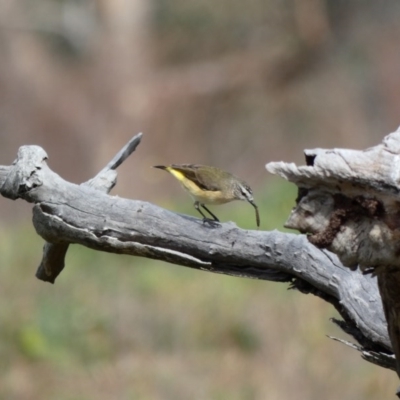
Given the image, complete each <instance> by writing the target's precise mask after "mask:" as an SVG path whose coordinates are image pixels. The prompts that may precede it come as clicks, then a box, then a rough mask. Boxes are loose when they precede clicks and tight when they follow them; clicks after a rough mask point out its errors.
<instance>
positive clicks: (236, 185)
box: [154, 164, 260, 227]
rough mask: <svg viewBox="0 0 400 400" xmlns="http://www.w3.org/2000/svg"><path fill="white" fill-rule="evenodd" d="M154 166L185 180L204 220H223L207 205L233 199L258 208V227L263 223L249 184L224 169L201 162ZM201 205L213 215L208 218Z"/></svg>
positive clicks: (209, 221) (181, 180) (180, 179)
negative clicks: (201, 163) (244, 201)
mask: <svg viewBox="0 0 400 400" xmlns="http://www.w3.org/2000/svg"><path fill="white" fill-rule="evenodd" d="M154 168H159V169H163V170H165V171H168V172H169V173H170V174H171V175H173V176H174V177H175V178H176V179H178V181H179V182H180V183H181V185H182V186H183V188H184V189H186V190H187V191H188V192H189V194H190V195H191V196H192V197H193V199H194V207H195V208H196V210H197V211H198V212H199V213H200V214H201V215H202V216H203V222H208V223H213V222H219V219H218V218H217V217H216V216H215V215H214V214H213V213H212V212H211V211H210V210H209V209H208V208H207V207H206V206H205V204H224V203H229V202H230V201H233V200H246V201H248V202H249V203H250V204H251V205H252V206H253V207H254V208H255V210H256V223H257V227H259V226H260V215H259V213H258V207H257V205H256V204H255V203H254V199H253V192H252V190H251V189H250V187H249V185H248V184H247V183H246V182H244V181H242V180H241V179H239V178H237V177H236V176H234V175H232V174H230V173H229V172H226V171H223V170H222V169H219V168H215V167H209V166H206V165H198V164H171V165H168V166H164V165H155V166H154ZM200 206H201V207H202V208H203V209H204V210H206V211H207V212H208V214H210V215H211V217H212V218H213V219H210V218H208V217H206V215H205V214H204V213H203V212H202V211H201V208H200Z"/></svg>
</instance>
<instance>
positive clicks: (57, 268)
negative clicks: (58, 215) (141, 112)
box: [36, 133, 142, 283]
mask: <svg viewBox="0 0 400 400" xmlns="http://www.w3.org/2000/svg"><path fill="white" fill-rule="evenodd" d="M141 139H142V134H141V133H139V134H137V135H136V136H134V137H133V138H132V139H131V140H130V141H129V142H128V143H127V144H126V145H125V146H124V147H123V148H122V149H121V150H120V151H119V152H118V153H117V154H116V155H115V157H114V158H113V159H112V160H111V161H110V162H109V163H108V164H107V165H106V166H105V167H104V168H103V169H102V170H101V171H100V172H99V173H98V174H97V175H96V176H95V177H94V178H93V179H90V180H89V181H87V182H84V183H82V185H83V186H87V187H92V188H93V189H96V190H100V191H102V192H104V193H109V192H110V190H111V189H112V188H113V187H114V186H115V184H116V182H117V172H116V171H115V170H116V168H118V166H120V165H121V164H122V163H123V162H124V161H125V160H126V159H127V158H128V157H129V156H130V155H131V154H132V153H133V152H134V151H135V150H136V147H137V146H138V145H139V143H140V141H141ZM68 247H69V244H68V243H49V242H46V243H45V245H44V247H43V258H42V261H41V263H40V265H39V267H38V269H37V271H36V277H37V278H38V279H40V280H43V281H45V282H50V283H54V282H55V280H56V278H57V276H58V275H59V274H60V273H61V271H62V270H63V269H64V266H65V255H66V254H67V251H68Z"/></svg>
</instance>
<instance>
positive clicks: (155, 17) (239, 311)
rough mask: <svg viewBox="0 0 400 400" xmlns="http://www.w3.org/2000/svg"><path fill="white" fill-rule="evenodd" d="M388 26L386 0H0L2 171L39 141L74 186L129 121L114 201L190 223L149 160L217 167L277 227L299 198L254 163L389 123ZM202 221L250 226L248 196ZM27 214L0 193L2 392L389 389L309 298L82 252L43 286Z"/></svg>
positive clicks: (14, 395)
mask: <svg viewBox="0 0 400 400" xmlns="http://www.w3.org/2000/svg"><path fill="white" fill-rule="evenodd" d="M399 18H400V3H399V2H397V1H395V0H387V1H385V2H376V1H372V0H364V1H355V0H354V1H344V0H263V1H262V0H248V1H246V2H244V1H237V0H230V1H226V0H220V1H218V2H216V1H215V0H198V1H187V0H13V1H9V0H0V163H1V164H2V165H8V164H10V163H11V162H12V161H13V160H14V159H15V157H16V153H17V149H18V147H19V146H21V145H25V144H38V145H41V146H43V147H44V149H45V150H46V151H47V153H48V155H49V165H50V167H51V168H52V169H53V170H54V171H56V172H57V173H59V174H60V175H61V176H62V177H64V178H65V179H67V180H70V181H73V182H76V183H80V182H83V181H86V180H88V179H89V178H91V177H93V176H94V175H95V174H96V173H97V172H98V171H99V170H100V169H101V168H103V167H104V166H105V164H106V163H107V162H108V161H109V160H110V159H111V158H112V157H113V156H114V154H115V153H116V152H117V151H118V150H119V149H120V148H121V147H122V146H123V145H124V144H125V143H126V142H127V141H128V140H129V139H130V138H131V137H132V136H133V135H134V134H136V133H137V132H140V131H142V132H144V137H143V140H142V143H141V144H140V146H139V147H138V149H137V151H136V152H135V153H134V154H133V156H132V157H130V158H129V159H128V160H127V161H126V162H125V163H124V164H123V165H122V166H121V167H120V168H119V181H118V185H117V186H116V188H115V189H114V190H113V192H112V193H113V194H118V195H119V196H124V197H129V198H134V199H140V200H146V201H150V202H152V203H155V204H158V205H160V206H162V207H165V208H168V209H171V210H174V211H178V212H185V213H189V214H192V215H196V216H197V214H196V211H195V210H194V209H193V206H192V202H191V200H190V198H189V197H187V195H186V194H185V193H184V192H183V191H182V190H181V188H180V187H179V185H178V184H177V183H175V182H173V181H172V179H173V178H172V177H170V176H168V175H167V174H165V173H163V172H161V171H159V170H154V169H151V168H150V167H151V166H152V165H155V164H167V163H185V162H189V163H202V164H210V165H215V166H218V167H221V168H224V169H226V170H228V171H231V172H232V173H234V174H236V175H238V176H240V177H242V178H243V179H245V180H246V181H248V183H249V184H250V185H251V186H252V187H253V189H254V192H255V198H256V200H257V202H258V203H259V205H260V210H261V224H262V229H265V230H266V229H279V230H283V224H284V222H285V219H286V217H287V215H288V213H289V212H290V209H291V207H292V206H293V204H294V198H295V196H296V191H295V188H294V187H292V186H291V185H290V184H288V183H285V182H281V181H280V180H278V179H276V178H273V177H271V176H269V175H267V173H266V171H265V168H264V165H265V163H266V162H268V161H272V160H274V161H277V160H285V161H294V162H297V163H302V162H303V149H304V148H315V147H325V148H331V147H350V148H356V149H363V148H366V147H369V146H372V145H375V144H377V143H379V142H380V141H381V140H382V138H383V137H384V135H386V134H388V133H390V132H392V131H394V130H395V129H396V128H397V126H398V125H400V113H399V109H400V73H399V71H400V51H399V47H398V46H399V37H400V26H399V24H398V21H399ZM213 211H214V209H213ZM216 213H217V215H218V216H219V217H220V219H221V220H232V219H234V220H235V222H236V223H237V224H238V225H239V226H241V227H243V228H249V229H253V228H254V227H255V220H254V210H253V209H252V207H250V206H249V205H248V204H247V205H246V204H244V203H237V204H229V205H226V206H224V207H222V208H220V209H217V210H216ZM30 219H31V206H30V205H28V204H26V203H24V202H22V201H17V202H11V201H9V200H6V199H0V226H1V228H0V239H1V240H0V264H1V266H0V301H1V304H2V307H0V324H1V329H0V400H2V399H7V400H10V399H12V400H13V399H15V400H20V399H21V400H25V399H27V400H28V399H29V400H32V399H33V400H36V399H41V400H43V399H60V400H89V399H90V400H91V399H100V400H102V399H122V400H124V399H135V400H136V399H168V400H169V399H174V400H180V399H182V400H185V399H204V400H208V399H216V400H219V399H233V400H236V399H237V400H242V399H245V400H253V399H254V400H263V399H287V398H296V399H311V400H312V399H321V398H324V399H327V400H329V399H338V398H341V399H356V398H363V399H377V398H386V397H387V396H393V393H394V391H395V388H396V386H397V378H396V376H395V374H394V372H391V371H387V370H383V369H381V368H378V367H375V366H373V365H370V364H368V363H367V362H365V361H362V360H361V358H360V357H359V355H358V354H357V353H356V352H354V351H351V350H348V349H347V348H345V347H344V346H343V345H341V344H338V343H335V342H333V341H331V340H330V339H328V338H327V337H326V335H327V334H330V335H336V336H340V337H345V335H344V334H343V333H342V332H341V331H339V330H338V329H337V328H335V326H334V325H333V324H332V323H331V322H330V321H329V318H330V317H335V316H336V317H337V314H336V312H335V311H334V310H333V309H332V307H330V306H329V305H327V304H324V303H323V302H322V301H321V300H319V299H316V298H313V297H311V296H304V295H302V294H299V293H296V292H294V291H288V290H287V285H284V284H272V283H268V282H261V281H255V280H246V279H238V278H232V277H227V276H221V275H214V274H209V273H204V272H198V271H192V270H189V269H185V268H182V267H176V266H172V265H168V264H163V263H161V262H151V261H149V260H145V259H139V258H133V257H124V256H117V255H110V254H102V253H96V252H94V251H91V250H88V249H84V248H81V247H79V246H72V247H71V248H70V250H69V252H68V257H67V268H66V270H65V271H64V272H63V273H62V275H61V276H60V277H59V280H58V281H57V283H56V285H55V286H51V285H49V284H45V283H43V282H39V281H37V280H36V279H35V277H34V273H35V270H36V267H37V265H38V264H39V262H40V259H41V246H42V244H43V241H42V239H41V238H39V237H38V236H37V235H36V234H35V232H34V229H33V227H32V225H31V222H30Z"/></svg>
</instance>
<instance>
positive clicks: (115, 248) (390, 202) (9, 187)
mask: <svg viewBox="0 0 400 400" xmlns="http://www.w3.org/2000/svg"><path fill="white" fill-rule="evenodd" d="M392 135H400V133H399V134H397V133H396V134H392ZM392 135H391V136H392ZM391 136H389V137H388V139H386V141H385V142H384V144H383V145H381V147H379V146H378V147H379V149H378V150H377V149H375V150H369V152H370V153H368V155H367V156H365V155H364V156H362V157H359V156H358V153H360V154H362V152H351V151H349V150H343V151H339V150H334V151H323V150H316V151H313V152H312V151H308V152H306V158H307V160H308V166H305V167H296V166H295V165H293V164H284V163H272V164H269V166H268V169H269V170H271V171H272V172H274V173H278V174H280V175H282V176H284V177H285V178H287V179H289V180H291V181H293V182H295V183H296V184H297V185H298V186H299V193H300V195H299V199H298V204H297V207H296V208H295V209H294V211H293V212H292V215H291V216H290V219H289V222H288V226H291V227H293V228H296V229H299V230H300V231H302V232H307V233H311V236H306V235H294V234H286V233H281V232H278V231H272V232H262V231H253V230H243V229H240V228H238V227H237V226H236V225H235V224H234V223H232V222H229V223H223V224H219V225H209V224H203V222H202V220H200V219H197V218H194V217H190V216H187V215H181V214H176V213H173V212H170V211H167V210H164V209H162V208H160V207H157V206H155V205H153V204H150V203H147V202H143V201H136V200H129V199H124V198H119V197H114V196H110V195H108V192H109V191H110V190H111V188H112V187H113V186H114V184H115V182H116V171H115V169H116V168H117V167H118V165H120V164H121V163H122V162H123V161H124V160H125V159H126V158H127V157H128V156H129V155H130V154H131V153H132V151H133V150H134V149H135V148H136V146H137V145H138V144H139V142H140V139H141V135H137V136H136V137H134V138H133V139H132V140H131V141H130V142H129V143H128V144H127V145H126V146H125V147H124V148H123V149H122V150H121V151H120V152H119V153H118V154H117V155H116V156H115V157H114V159H113V160H112V161H111V162H110V163H109V164H108V165H107V166H106V167H105V168H104V169H103V170H102V171H101V172H100V173H99V174H98V175H97V176H96V177H95V178H93V179H92V180H91V181H89V182H86V183H84V184H82V185H75V184H72V183H70V182H67V181H65V180H63V179H62V178H61V177H60V176H58V175H57V174H56V173H55V172H53V171H52V170H51V169H50V168H49V167H48V165H47V162H46V160H47V154H46V152H45V151H44V150H43V149H42V148H40V147H38V146H23V147H21V148H20V149H19V151H18V156H17V159H16V161H15V162H14V163H13V165H11V166H0V193H1V194H2V195H3V196H5V197H8V198H10V199H13V200H15V199H17V198H21V199H23V200H25V201H28V202H30V203H33V204H34V207H33V224H34V226H35V229H36V231H37V233H38V234H39V235H40V236H42V237H43V238H44V239H45V240H46V244H45V246H44V252H43V259H42V262H41V264H40V266H39V268H38V271H37V275H36V276H37V277H38V278H39V279H41V280H44V281H48V282H52V283H54V281H55V279H56V278H57V276H58V275H59V274H60V272H61V271H62V269H63V268H64V260H65V255H66V252H67V251H68V248H69V245H70V244H74V243H78V244H81V245H84V246H87V247H90V248H92V249H95V250H99V251H107V252H112V253H117V254H130V255H132V256H141V257H148V258H153V259H158V260H163V261H167V262H170V263H173V264H178V265H182V266H185V267H191V268H196V269H200V270H204V271H210V272H217V273H223V274H229V275H235V276H239V277H249V278H255V279H265V280H270V281H276V282H289V283H290V286H291V287H292V288H294V289H297V290H299V291H301V292H302V293H312V294H314V295H316V296H319V297H320V298H322V299H324V300H325V301H328V302H329V303H331V304H332V305H333V306H334V307H335V308H336V309H337V310H338V311H339V313H340V315H341V316H342V317H343V320H340V321H335V322H336V323H337V324H338V325H339V326H340V327H341V328H342V329H343V330H345V331H346V332H347V333H349V334H350V335H352V336H353V337H354V338H355V339H356V340H357V341H358V343H359V344H358V345H355V344H349V345H351V346H352V347H354V348H356V349H357V350H359V351H360V352H361V355H362V357H363V358H365V359H366V360H368V361H370V362H373V363H375V364H377V365H380V366H383V367H386V368H391V369H395V368H396V364H395V358H394V356H393V349H394V351H395V352H396V351H397V347H396V346H397V345H393V346H392V344H391V341H390V339H389V335H388V331H387V325H386V321H385V315H384V311H383V308H382V302H381V297H380V294H379V290H378V284H377V278H376V277H375V276H372V275H371V274H369V275H364V274H363V273H362V272H361V271H360V270H356V271H351V270H350V269H349V268H346V267H345V266H344V265H348V266H351V267H352V268H353V269H354V267H356V266H357V265H358V263H361V264H362V265H363V267H362V268H361V269H362V270H365V268H375V270H374V271H375V272H376V273H377V275H378V279H379V283H380V287H381V291H384V292H385V293H388V295H390V296H392V294H389V292H390V293H391V292H392V291H394V292H395V285H394V283H393V284H392V285H390V283H388V282H386V281H387V279H382V277H383V276H386V275H387V274H389V273H391V272H390V271H392V270H391V269H390V268H386V267H385V266H384V265H382V269H380V267H379V265H380V264H377V263H376V261H378V260H383V257H384V255H383V254H382V253H385V252H386V253H387V254H388V255H389V256H388V257H389V258H388V259H390V260H392V261H393V260H394V259H395V258H396V249H397V246H398V245H397V244H396V243H395V240H394V239H395V237H396V234H397V233H396V219H395V216H396V204H397V203H396V193H397V192H396V190H397V189H396V188H397V186H396V185H397V181H396V179H394V178H393V174H394V173H395V172H393V170H392V169H391V167H393V166H394V160H393V158H391V159H390V160H387V159H386V158H385V157H386V156H387V157H394V156H395V154H397V153H395V152H393V151H389V150H387V146H386V144H387V143H392V142H395V143H397V142H396V141H395V140H394V138H393V137H391ZM399 142H400V140H399ZM385 146H386V147H385ZM397 149H400V143H399V144H398V147H397ZM335 154H336V155H335ZM382 154H383V155H384V156H382ZM333 155H335V157H337V159H338V162H337V165H336V168H335V169H332V167H333V166H334V162H333V161H332V160H333ZM344 155H345V156H346V157H344ZM379 155H381V157H383V158H384V160H382V162H383V164H382V165H381V164H380V159H379ZM325 156H327V157H328V158H329V160H328V161H325ZM372 156H374V157H375V159H374V160H375V163H371V160H372V159H373V157H372ZM397 157H398V156H397ZM379 168H380V171H381V173H379V174H377V173H376V169H379ZM343 171H344V172H343ZM357 171H358V172H359V173H358V174H357ZM390 171H392V175H391V174H390ZM396 171H397V170H396ZM364 172H365V173H364ZM370 173H373V174H372V176H371V179H369V174H370ZM335 174H336V175H335ZM346 174H347V175H346ZM374 174H375V175H374ZM386 175H387V176H391V177H392V178H393V180H392V181H390V183H389V182H385V180H384V179H383V178H384V177H385V176H386ZM350 178H351V179H350ZM390 213H391V214H390ZM388 221H391V223H389V222H388ZM365 229H370V230H369V232H365ZM371 232H372V234H371ZM387 238H390V239H391V240H392V242H388V239H387ZM356 240H359V242H357V243H354V241H356ZM364 240H369V242H368V243H367V244H365V245H364V242H363V241H364ZM310 242H311V243H310ZM364 248H365V251H364V253H365V254H364V253H363V252H362V250H363V249H364ZM333 252H336V253H337V254H338V255H339V258H338V257H337V256H336V255H335V254H334V253H333ZM371 259H373V260H374V261H373V262H371ZM385 259H387V258H385ZM360 260H362V262H361V261H360ZM342 263H343V264H342ZM385 265H391V266H392V268H394V269H393V274H394V275H396V273H397V272H396V266H397V264H396V263H395V262H394V261H393V262H391V264H385ZM380 270H382V271H384V272H382V273H381V274H380V273H379V271H380ZM384 282H386V285H383V284H384ZM382 285H383V286H382ZM383 298H384V299H385V296H383ZM387 307H388V305H387V304H386V305H385V311H386V315H389V316H390V315H391V314H393V315H394V316H397V311H395V312H394V311H393V310H394V309H393V307H391V306H389V311H388V309H387ZM393 318H394V317H393ZM396 318H397V317H396ZM389 321H390V318H389ZM396 327H397V325H396ZM396 329H397V328H396ZM396 329H395V330H394V331H393V332H395V333H391V336H390V337H391V339H392V343H397V342H395V341H394V339H393V335H397V330H396ZM346 344H348V343H346Z"/></svg>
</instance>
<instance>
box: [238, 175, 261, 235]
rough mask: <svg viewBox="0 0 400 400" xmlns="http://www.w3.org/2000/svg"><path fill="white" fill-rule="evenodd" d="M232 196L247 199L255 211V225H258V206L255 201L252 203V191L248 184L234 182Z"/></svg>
mask: <svg viewBox="0 0 400 400" xmlns="http://www.w3.org/2000/svg"><path fill="white" fill-rule="evenodd" d="M234 196H235V198H236V199H238V200H245V201H248V202H249V203H250V204H251V205H252V206H253V207H254V209H255V211H256V222H257V227H259V226H260V216H259V213H258V207H257V205H256V203H254V198H253V191H252V190H251V188H250V186H249V185H247V184H246V183H245V182H236V184H235V187H234Z"/></svg>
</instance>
